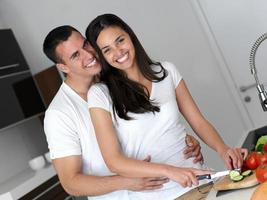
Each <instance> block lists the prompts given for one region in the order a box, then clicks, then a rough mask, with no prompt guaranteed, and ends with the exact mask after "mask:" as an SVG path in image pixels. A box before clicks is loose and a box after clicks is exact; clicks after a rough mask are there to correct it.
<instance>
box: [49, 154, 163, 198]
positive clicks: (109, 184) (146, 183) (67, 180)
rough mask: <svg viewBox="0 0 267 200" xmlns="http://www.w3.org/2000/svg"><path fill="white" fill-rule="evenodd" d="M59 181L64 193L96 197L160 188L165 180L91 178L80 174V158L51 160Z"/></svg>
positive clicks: (118, 177) (119, 177)
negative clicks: (112, 193)
mask: <svg viewBox="0 0 267 200" xmlns="http://www.w3.org/2000/svg"><path fill="white" fill-rule="evenodd" d="M52 163H53V165H54V167H55V169H56V171H57V174H58V177H59V180H60V183H61V185H62V186H63V188H64V189H65V191H66V192H67V193H68V194H70V195H73V196H97V195H103V194H106V193H109V192H113V191H116V190H124V189H126V190H132V191H141V190H152V189H158V188H161V187H162V185H163V184H164V183H166V182H168V179H167V178H127V177H122V176H117V175H115V176H103V177H101V176H93V175H86V174H83V172H82V170H81V169H82V160H81V156H68V157H63V158H57V159H53V160H52Z"/></svg>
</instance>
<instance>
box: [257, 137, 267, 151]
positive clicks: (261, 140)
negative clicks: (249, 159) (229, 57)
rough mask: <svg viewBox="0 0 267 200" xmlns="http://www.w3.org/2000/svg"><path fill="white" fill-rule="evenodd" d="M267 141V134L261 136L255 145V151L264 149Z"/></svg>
mask: <svg viewBox="0 0 267 200" xmlns="http://www.w3.org/2000/svg"><path fill="white" fill-rule="evenodd" d="M266 142H267V135H264V136H261V137H260V138H259V139H258V141H257V143H256V146H255V151H262V149H263V146H264V144H265V143H266Z"/></svg>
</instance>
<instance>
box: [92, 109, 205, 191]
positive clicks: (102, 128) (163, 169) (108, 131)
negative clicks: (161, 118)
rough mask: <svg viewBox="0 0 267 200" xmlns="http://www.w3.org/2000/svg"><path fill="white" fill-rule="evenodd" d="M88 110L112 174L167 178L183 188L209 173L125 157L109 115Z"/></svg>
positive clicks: (101, 111)
mask: <svg viewBox="0 0 267 200" xmlns="http://www.w3.org/2000/svg"><path fill="white" fill-rule="evenodd" d="M89 110H90V115H91V120H92V123H93V125H94V128H95V132H96V137H97V141H98V144H99V147H100V150H101V153H102V155H103V158H104V160H105V162H106V164H107V166H108V167H109V169H110V170H111V171H112V172H114V173H117V174H119V175H122V176H126V177H168V178H170V179H172V180H174V181H176V182H179V183H180V184H181V185H182V186H184V187H186V186H191V185H192V184H194V185H197V184H198V181H197V180H196V175H198V174H205V173H210V171H207V170H198V169H193V168H179V167H174V166H170V165H165V164H155V163H148V162H144V161H141V160H135V159H131V158H127V157H125V156H124V154H123V152H122V151H121V147H120V144H119V141H118V138H117V135H116V132H115V130H114V128H113V122H112V118H111V115H110V113H109V112H108V111H106V110H104V109H101V108H90V109H89Z"/></svg>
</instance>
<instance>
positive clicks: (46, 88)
mask: <svg viewBox="0 0 267 200" xmlns="http://www.w3.org/2000/svg"><path fill="white" fill-rule="evenodd" d="M34 79H35V80H36V83H37V85H38V88H39V91H40V93H41V94H42V97H43V101H44V103H45V105H46V107H48V105H49V104H50V102H51V101H52V99H53V98H54V96H55V95H56V93H57V91H58V89H59V88H60V86H61V84H62V80H63V78H62V76H61V75H60V72H59V71H58V70H57V67H56V66H55V65H53V66H51V67H49V68H47V69H45V70H43V71H41V72H39V73H37V74H35V75H34Z"/></svg>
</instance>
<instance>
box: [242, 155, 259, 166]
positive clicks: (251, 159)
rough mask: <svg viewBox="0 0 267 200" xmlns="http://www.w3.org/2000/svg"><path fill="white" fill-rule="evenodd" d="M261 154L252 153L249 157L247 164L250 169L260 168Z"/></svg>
mask: <svg viewBox="0 0 267 200" xmlns="http://www.w3.org/2000/svg"><path fill="white" fill-rule="evenodd" d="M258 157H259V154H258V153H257V152H252V153H250V154H249V155H248V157H247V159H246V161H245V163H246V166H247V168H248V169H251V170H253V169H256V168H257V167H258V166H259V161H258Z"/></svg>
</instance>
